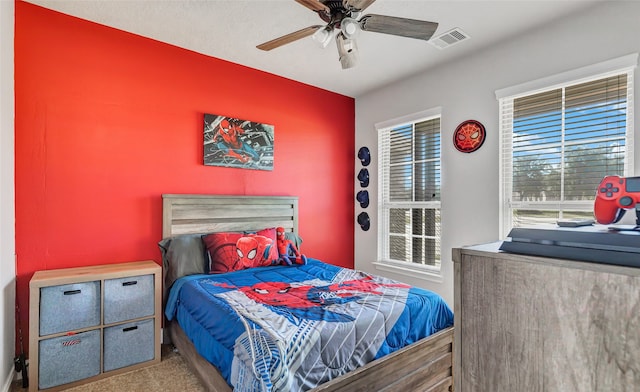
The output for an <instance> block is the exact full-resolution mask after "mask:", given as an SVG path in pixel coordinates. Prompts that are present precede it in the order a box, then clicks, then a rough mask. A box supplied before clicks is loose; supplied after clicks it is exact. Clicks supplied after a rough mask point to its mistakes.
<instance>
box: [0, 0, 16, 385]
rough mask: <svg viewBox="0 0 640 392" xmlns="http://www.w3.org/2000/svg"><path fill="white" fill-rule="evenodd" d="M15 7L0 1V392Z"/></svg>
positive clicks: (8, 346)
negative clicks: (0, 319)
mask: <svg viewBox="0 0 640 392" xmlns="http://www.w3.org/2000/svg"><path fill="white" fill-rule="evenodd" d="M14 7H15V5H14V2H13V0H12V1H0V315H1V317H2V321H1V322H0V391H8V390H9V384H10V383H11V380H12V378H13V356H14V347H15V344H14V336H15V335H14V331H15V317H14V310H15V292H16V288H15V283H14V282H15V275H16V263H15V248H16V247H15V213H14V211H15V208H14V204H15V203H14V185H13V184H14V178H13V168H14V165H13V162H14V160H13V157H14V153H13V129H14V126H13V119H14V109H13V108H14V94H13V26H14Z"/></svg>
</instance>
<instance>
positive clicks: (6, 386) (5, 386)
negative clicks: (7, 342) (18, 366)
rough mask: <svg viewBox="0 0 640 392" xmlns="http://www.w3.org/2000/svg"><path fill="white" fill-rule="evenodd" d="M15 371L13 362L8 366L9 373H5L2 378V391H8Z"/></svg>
mask: <svg viewBox="0 0 640 392" xmlns="http://www.w3.org/2000/svg"><path fill="white" fill-rule="evenodd" d="M15 374H16V372H15V371H14V370H13V364H12V366H11V367H10V368H9V374H7V377H6V378H5V379H4V383H3V384H2V389H1V391H2V392H9V391H10V390H11V383H13V377H14V376H15Z"/></svg>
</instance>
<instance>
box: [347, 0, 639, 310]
mask: <svg viewBox="0 0 640 392" xmlns="http://www.w3.org/2000/svg"><path fill="white" fill-rule="evenodd" d="M638 15H640V2H634V1H615V2H604V3H601V4H597V5H596V6H594V7H592V8H589V9H587V10H585V11H583V12H580V13H577V14H575V15H573V16H571V17H568V18H564V19H562V20H560V21H553V22H550V23H549V24H548V25H547V26H545V27H544V28H540V29H537V30H535V31H531V32H529V33H527V34H523V35H521V36H517V37H512V38H510V39H509V40H506V41H504V42H502V43H501V44H499V45H495V46H493V47H492V48H490V49H488V50H484V51H482V52H477V53H476V54H475V55H473V56H469V57H465V58H464V59H462V60H460V61H455V62H451V63H448V64H446V65H443V66H441V67H439V68H437V69H435V70H430V71H428V72H424V73H422V74H419V75H416V76H415V77H412V78H410V79H407V80H404V81H402V82H400V83H395V84H393V85H390V86H388V87H385V88H382V89H379V90H377V91H374V92H372V93H369V94H367V95H365V96H362V97H358V98H357V99H356V148H359V147H360V146H363V145H366V146H369V147H370V149H371V150H372V155H373V156H376V154H377V146H376V145H377V134H376V131H375V128H374V124H376V123H378V122H382V121H386V120H390V119H393V118H398V117H402V116H404V115H407V114H411V113H415V112H419V111H422V110H425V109H430V108H433V107H437V106H441V107H442V242H441V246H442V272H443V279H442V282H436V281H430V280H425V279H419V278H415V277H411V276H407V275H399V274H394V273H389V272H386V271H381V270H379V269H376V268H375V266H374V265H373V264H372V262H373V261H374V260H375V259H376V247H375V246H372V244H375V243H377V230H376V224H377V211H376V209H375V207H373V208H372V207H369V208H368V212H369V214H370V215H371V216H372V229H371V230H369V231H367V232H363V231H362V230H361V229H360V227H359V226H356V232H355V241H356V244H355V245H356V246H355V266H356V268H357V269H361V270H365V271H368V272H371V273H377V274H380V275H385V276H388V277H391V278H395V279H398V280H401V281H404V282H407V283H410V284H414V285H417V286H420V287H424V288H427V289H430V290H433V291H436V292H437V293H439V294H441V295H442V296H443V297H444V298H445V300H446V301H447V302H448V303H449V304H450V305H453V263H452V262H451V248H454V247H459V246H465V245H472V244H478V243H484V242H491V241H497V240H499V238H498V208H499V206H498V197H499V189H498V101H497V100H496V97H495V91H496V90H498V89H502V88H505V87H510V86H513V85H517V84H521V83H525V82H528V81H531V80H536V79H540V78H544V77H548V76H551V75H555V74H558V73H561V72H565V71H569V70H572V69H576V68H580V67H583V66H587V65H591V64H594V63H599V62H602V61H606V60H609V59H611V58H617V57H620V56H624V55H627V54H630V53H634V52H640V17H639V16H638ZM469 34H471V33H469ZM459 45H473V37H472V38H471V39H470V40H469V41H468V42H466V43H464V42H463V43H460V44H459ZM453 48H455V47H453ZM453 48H450V49H449V50H453ZM639 80H640V78H638V77H636V79H635V91H636V97H637V96H638V95H639V94H640V82H639ZM638 102H640V99H638V98H636V100H635V110H634V112H635V113H640V110H639V108H640V105H639V104H638ZM467 119H475V120H478V121H480V122H482V123H483V124H484V125H485V127H486V130H487V139H486V141H485V143H484V145H483V146H482V148H480V150H478V151H476V152H474V153H471V154H464V153H461V152H458V151H457V150H456V149H455V148H454V146H453V142H452V135H453V131H454V130H455V128H456V126H457V125H458V124H459V123H460V122H462V121H464V120H467ZM635 124H636V126H635V129H638V124H640V119H636V121H635ZM638 139H640V138H638V137H636V139H635V140H636V146H635V151H640V148H639V147H638V141H639V140H638ZM635 162H636V173H640V171H639V170H638V169H637V168H638V163H640V159H637V158H636V160H635ZM376 164H377V160H374V162H373V163H372V165H370V169H369V170H370V174H371V176H372V179H373V181H372V182H371V183H370V185H369V193H370V196H371V204H372V205H373V206H375V205H376V203H377V170H376V169H375V165H376ZM371 167H373V168H371ZM356 172H357V171H356ZM354 184H355V186H356V192H357V189H358V188H359V183H357V182H356V183H354ZM594 192H595V190H594ZM358 212H359V208H356V213H358Z"/></svg>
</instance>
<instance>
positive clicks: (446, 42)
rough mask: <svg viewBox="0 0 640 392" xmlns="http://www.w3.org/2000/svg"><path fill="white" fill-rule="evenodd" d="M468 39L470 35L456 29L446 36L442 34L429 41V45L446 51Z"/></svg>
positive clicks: (448, 32)
mask: <svg viewBox="0 0 640 392" xmlns="http://www.w3.org/2000/svg"><path fill="white" fill-rule="evenodd" d="M468 38H469V34H467V33H465V32H464V31H462V30H460V29H459V28H457V27H456V28H455V29H453V30H449V31H447V32H446V33H444V34H440V35H439V36H437V37H434V38H431V39H430V40H429V43H430V44H431V45H433V46H435V47H436V48H438V49H444V48H448V47H449V46H451V45H455V44H457V43H458V42H461V41H464V40H466V39H468Z"/></svg>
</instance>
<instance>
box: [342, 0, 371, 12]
mask: <svg viewBox="0 0 640 392" xmlns="http://www.w3.org/2000/svg"><path fill="white" fill-rule="evenodd" d="M375 1H376V0H343V1H342V5H343V6H344V8H346V9H348V10H351V11H362V10H364V9H365V8H367V7H368V6H370V5H371V4H373V3H374V2H375Z"/></svg>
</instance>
